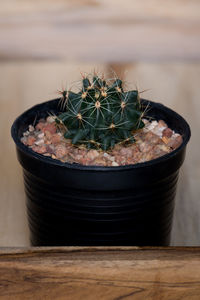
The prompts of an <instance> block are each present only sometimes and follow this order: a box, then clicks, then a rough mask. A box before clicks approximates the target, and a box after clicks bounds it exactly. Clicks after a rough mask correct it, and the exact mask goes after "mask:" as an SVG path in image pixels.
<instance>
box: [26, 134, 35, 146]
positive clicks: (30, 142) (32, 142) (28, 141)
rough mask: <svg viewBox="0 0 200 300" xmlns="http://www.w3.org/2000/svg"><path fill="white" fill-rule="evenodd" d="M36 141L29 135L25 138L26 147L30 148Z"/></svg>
mask: <svg viewBox="0 0 200 300" xmlns="http://www.w3.org/2000/svg"><path fill="white" fill-rule="evenodd" d="M35 141H36V138H35V137H34V136H31V135H29V137H28V138H27V145H29V146H32V145H33V144H34V143H35Z"/></svg>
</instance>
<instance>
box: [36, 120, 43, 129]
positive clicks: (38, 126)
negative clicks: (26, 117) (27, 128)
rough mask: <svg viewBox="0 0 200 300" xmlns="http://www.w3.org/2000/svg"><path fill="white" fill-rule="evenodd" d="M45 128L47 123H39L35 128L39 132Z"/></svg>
mask: <svg viewBox="0 0 200 300" xmlns="http://www.w3.org/2000/svg"><path fill="white" fill-rule="evenodd" d="M44 126H45V122H39V123H37V125H36V126H35V128H36V129H37V130H42V129H43V128H44Z"/></svg>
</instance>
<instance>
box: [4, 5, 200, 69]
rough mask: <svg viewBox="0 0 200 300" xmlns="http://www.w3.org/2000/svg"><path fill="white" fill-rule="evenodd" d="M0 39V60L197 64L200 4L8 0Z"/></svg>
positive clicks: (198, 57)
mask: <svg viewBox="0 0 200 300" xmlns="http://www.w3.org/2000/svg"><path fill="white" fill-rule="evenodd" d="M0 40H1V43H0V58H1V59H3V60H6V59H21V60H24V59H25V60H27V59H40V60H41V59H62V58H64V59H68V60H71V61H72V60H78V61H87V62H91V61H96V62H101V63H102V62H103V63H105V62H108V63H111V62H114V63H116V62H132V61H141V60H144V61H169V60H170V61H183V60H188V61H196V60H199V59H200V3H199V2H198V1H195V0H190V1H189V0H188V1H180V0H174V1H171V0H170V1H167V2H166V1H164V0H148V1H147V0H145V1H136V0H135V1H130V0H124V1H120V0H117V1H116V0H109V1H106V0H103V1H98V0H90V1H88V0H84V1H80V0H79V1H78V0H76V1H70V0H67V1H63V0H59V1H55V2H53V1H50V0H49V1H44V0H43V1H41V2H40V1H39V2H38V1H37V2H35V1H30V0H29V1H24V0H18V1H16V2H15V1H11V0H7V1H6V3H3V6H2V7H1V13H0Z"/></svg>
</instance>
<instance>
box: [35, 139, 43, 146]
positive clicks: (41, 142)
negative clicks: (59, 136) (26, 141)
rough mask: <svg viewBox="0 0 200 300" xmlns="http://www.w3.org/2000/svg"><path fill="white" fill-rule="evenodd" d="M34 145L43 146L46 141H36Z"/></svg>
mask: <svg viewBox="0 0 200 300" xmlns="http://www.w3.org/2000/svg"><path fill="white" fill-rule="evenodd" d="M34 144H35V145H37V146H39V145H42V144H44V140H43V139H39V140H36V141H35V143H34Z"/></svg>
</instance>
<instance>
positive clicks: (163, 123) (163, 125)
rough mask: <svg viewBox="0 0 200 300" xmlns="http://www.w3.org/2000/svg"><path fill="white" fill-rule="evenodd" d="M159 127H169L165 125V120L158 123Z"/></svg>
mask: <svg viewBox="0 0 200 300" xmlns="http://www.w3.org/2000/svg"><path fill="white" fill-rule="evenodd" d="M158 126H159V127H168V126H167V124H166V123H165V121H163V120H159V121H158Z"/></svg>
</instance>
